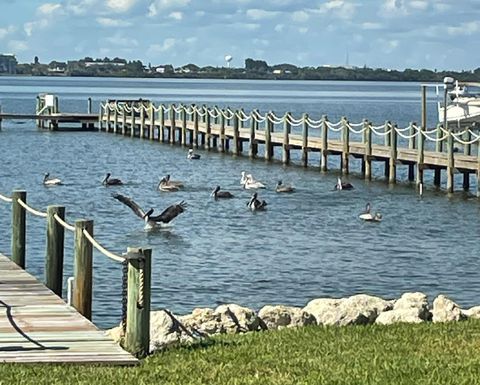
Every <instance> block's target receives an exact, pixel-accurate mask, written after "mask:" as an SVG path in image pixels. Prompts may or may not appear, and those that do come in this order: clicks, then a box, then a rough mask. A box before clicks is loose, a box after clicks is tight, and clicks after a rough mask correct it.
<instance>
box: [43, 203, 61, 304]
mask: <svg viewBox="0 0 480 385" xmlns="http://www.w3.org/2000/svg"><path fill="white" fill-rule="evenodd" d="M55 214H56V215H58V216H59V217H60V219H63V220H65V207H63V206H48V207H47V248H46V256H45V284H46V286H47V287H48V288H49V289H50V290H51V291H53V292H54V293H55V294H56V295H58V296H59V297H62V288H63V250H64V241H65V230H64V228H63V226H62V225H61V224H60V223H58V222H57V220H56V219H55Z"/></svg>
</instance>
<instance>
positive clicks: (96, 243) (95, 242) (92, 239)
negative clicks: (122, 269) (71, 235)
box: [82, 229, 125, 263]
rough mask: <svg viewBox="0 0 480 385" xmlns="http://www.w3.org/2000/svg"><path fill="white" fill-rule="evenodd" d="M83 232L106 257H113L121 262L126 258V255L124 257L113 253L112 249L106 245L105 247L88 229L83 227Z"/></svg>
mask: <svg viewBox="0 0 480 385" xmlns="http://www.w3.org/2000/svg"><path fill="white" fill-rule="evenodd" d="M82 233H83V235H85V238H87V239H88V240H89V241H90V243H91V244H92V246H93V247H95V248H96V249H97V250H98V251H100V252H101V253H102V254H103V255H105V256H106V257H108V258H110V259H113V260H114V261H115V262H120V263H121V262H123V261H124V260H125V257H122V256H120V255H117V254H114V253H112V252H111V251H108V250H107V249H106V248H105V247H103V246H102V245H101V244H100V243H98V242H97V240H96V239H95V238H93V237H92V235H91V234H90V233H89V232H88V231H87V230H86V229H83V230H82Z"/></svg>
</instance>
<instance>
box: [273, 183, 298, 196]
mask: <svg viewBox="0 0 480 385" xmlns="http://www.w3.org/2000/svg"><path fill="white" fill-rule="evenodd" d="M275 191H276V192H277V193H291V192H294V191H295V187H293V186H290V185H288V184H283V183H282V181H281V180H279V181H278V182H277V187H275Z"/></svg>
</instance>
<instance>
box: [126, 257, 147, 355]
mask: <svg viewBox="0 0 480 385" xmlns="http://www.w3.org/2000/svg"><path fill="white" fill-rule="evenodd" d="M151 256H152V250H151V249H139V248H128V249H127V260H128V296H127V325H126V330H125V340H124V348H125V350H127V351H128V352H130V353H132V354H134V355H135V356H137V357H139V358H142V357H145V356H146V355H147V354H148V353H149V346H150V290H151V268H152V262H151Z"/></svg>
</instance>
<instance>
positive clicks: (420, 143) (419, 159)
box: [417, 125, 425, 189]
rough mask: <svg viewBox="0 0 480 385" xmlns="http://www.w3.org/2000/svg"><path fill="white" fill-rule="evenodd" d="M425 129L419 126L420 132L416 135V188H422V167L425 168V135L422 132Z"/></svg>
mask: <svg viewBox="0 0 480 385" xmlns="http://www.w3.org/2000/svg"><path fill="white" fill-rule="evenodd" d="M424 131H425V127H424V126H423V125H422V126H421V127H420V132H419V135H418V154H417V188H418V189H420V188H422V189H423V187H422V186H423V169H424V168H425V165H424V149H425V137H424V136H423V133H424Z"/></svg>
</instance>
